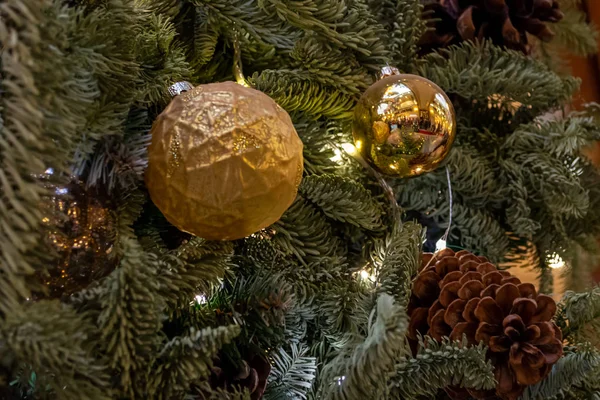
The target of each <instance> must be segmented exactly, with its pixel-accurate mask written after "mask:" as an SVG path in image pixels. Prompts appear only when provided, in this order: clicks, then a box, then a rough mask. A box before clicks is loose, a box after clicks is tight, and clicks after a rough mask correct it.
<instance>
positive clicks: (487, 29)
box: [420, 0, 563, 53]
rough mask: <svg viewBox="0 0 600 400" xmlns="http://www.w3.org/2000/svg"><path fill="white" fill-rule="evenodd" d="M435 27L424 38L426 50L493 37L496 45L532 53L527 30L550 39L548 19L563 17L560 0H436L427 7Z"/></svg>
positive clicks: (541, 37) (540, 37) (553, 20)
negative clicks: (431, 14)
mask: <svg viewBox="0 0 600 400" xmlns="http://www.w3.org/2000/svg"><path fill="white" fill-rule="evenodd" d="M425 9H426V10H428V11H429V12H432V13H433V20H434V21H435V26H434V28H435V29H434V30H431V31H429V32H427V33H426V34H425V35H424V36H423V38H422V39H421V43H420V44H421V46H422V48H423V49H424V50H425V51H430V50H433V49H435V48H439V47H444V46H447V45H450V44H456V43H459V42H461V41H463V40H473V39H485V38H488V39H490V40H491V41H492V42H493V43H494V44H497V45H500V46H505V47H507V48H510V49H515V50H520V51H523V52H524V53H529V52H530V46H529V43H528V40H527V33H529V34H531V35H534V36H537V37H538V38H539V39H541V40H543V41H549V40H551V39H552V37H554V33H553V32H552V30H551V29H550V28H549V27H548V25H547V23H548V22H558V21H560V20H561V19H562V18H563V13H562V12H561V11H560V8H559V4H558V1H557V0H437V1H434V2H433V3H429V4H427V5H426V6H425Z"/></svg>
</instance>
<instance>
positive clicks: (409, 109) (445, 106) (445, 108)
mask: <svg viewBox="0 0 600 400" xmlns="http://www.w3.org/2000/svg"><path fill="white" fill-rule="evenodd" d="M352 133H353V136H354V144H355V146H356V148H357V149H358V150H359V152H360V153H361V155H362V156H363V157H364V158H365V159H366V160H367V162H368V163H369V165H371V166H372V167H373V168H374V169H376V170H377V171H379V172H381V173H383V174H386V175H389V176H394V177H399V178H405V177H411V176H417V175H421V174H423V173H426V172H429V171H432V170H434V169H435V168H436V167H437V166H438V165H439V164H440V163H441V162H442V161H443V160H444V158H446V156H447V155H448V153H449V152H450V148H451V147H452V143H453V142H454V137H455V135H456V117H455V114H454V108H453V106H452V103H451V102H450V99H449V98H448V96H446V93H444V91H443V90H442V89H440V87H439V86H437V85H436V84H434V83H433V82H431V81H429V80H427V79H425V78H422V77H420V76H416V75H407V74H404V75H390V76H387V77H384V78H383V79H381V80H379V81H377V82H375V83H374V84H373V85H371V86H370V87H369V88H368V89H367V90H366V91H365V93H364V94H363V95H362V97H361V98H360V100H359V102H358V104H357V105H356V108H355V109H354V121H353V125H352Z"/></svg>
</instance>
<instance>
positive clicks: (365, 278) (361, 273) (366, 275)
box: [358, 269, 377, 282]
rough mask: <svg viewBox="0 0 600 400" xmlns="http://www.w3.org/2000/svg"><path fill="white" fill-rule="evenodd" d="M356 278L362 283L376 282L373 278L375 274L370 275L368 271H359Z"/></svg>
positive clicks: (375, 278)
mask: <svg viewBox="0 0 600 400" xmlns="http://www.w3.org/2000/svg"><path fill="white" fill-rule="evenodd" d="M358 276H359V277H360V279H361V280H363V281H370V282H375V281H376V280H377V277H376V276H375V274H372V273H371V272H369V270H367V269H361V270H360V271H359V272H358Z"/></svg>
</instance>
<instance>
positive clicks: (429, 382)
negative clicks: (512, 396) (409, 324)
mask: <svg viewBox="0 0 600 400" xmlns="http://www.w3.org/2000/svg"><path fill="white" fill-rule="evenodd" d="M486 352H487V347H485V346H483V345H481V344H480V345H478V346H474V347H467V344H466V342H464V343H460V342H450V341H448V340H444V341H443V342H441V343H438V342H436V341H435V340H432V339H431V338H427V345H426V346H424V345H423V343H422V342H421V344H420V349H419V352H418V354H417V356H416V357H415V358H405V359H404V360H402V361H401V362H399V363H398V364H397V365H396V373H395V375H394V377H393V378H392V380H391V383H390V384H389V388H390V391H391V393H392V395H393V396H395V397H396V398H402V399H416V398H418V397H419V396H427V397H431V398H433V397H435V396H436V394H437V392H438V390H440V389H442V388H444V387H446V386H459V387H465V388H473V389H478V390H481V389H493V388H494V387H495V386H496V381H495V379H494V374H493V366H492V364H491V362H490V361H489V360H487V359H486Z"/></svg>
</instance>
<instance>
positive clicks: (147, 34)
mask: <svg viewBox="0 0 600 400" xmlns="http://www.w3.org/2000/svg"><path fill="white" fill-rule="evenodd" d="M176 36H177V31H176V30H175V26H174V25H173V22H172V21H171V20H170V18H168V17H166V16H164V15H155V14H149V17H148V18H147V19H146V20H144V21H143V23H142V24H141V26H140V30H139V32H138V34H137V35H136V43H135V47H136V54H137V55H138V57H137V59H138V62H139V63H140V64H141V65H143V66H145V68H143V69H142V70H141V71H140V78H141V79H140V80H141V84H140V85H139V86H138V87H137V89H138V100H139V101H140V102H143V103H146V104H150V103H158V104H159V105H166V104H167V103H168V102H169V101H170V100H171V95H170V94H169V92H168V87H169V86H170V85H171V84H173V82H178V81H183V80H186V79H189V78H190V77H191V75H192V73H191V71H190V66H189V64H188V62H187V60H186V57H185V50H184V49H183V47H182V46H181V44H180V43H178V42H177V41H176V40H175V38H176Z"/></svg>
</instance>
